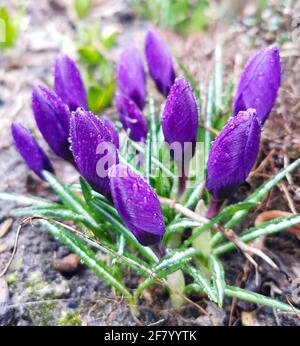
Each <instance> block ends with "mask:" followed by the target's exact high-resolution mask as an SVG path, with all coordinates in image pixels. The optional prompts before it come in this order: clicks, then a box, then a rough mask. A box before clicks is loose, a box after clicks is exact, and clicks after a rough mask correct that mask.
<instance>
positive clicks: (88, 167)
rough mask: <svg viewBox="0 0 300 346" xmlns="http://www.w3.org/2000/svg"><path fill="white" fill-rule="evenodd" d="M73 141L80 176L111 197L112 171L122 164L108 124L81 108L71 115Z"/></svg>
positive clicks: (73, 151)
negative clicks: (115, 166)
mask: <svg viewBox="0 0 300 346" xmlns="http://www.w3.org/2000/svg"><path fill="white" fill-rule="evenodd" d="M70 142H71V150H72V153H73V156H74V160H75V163H76V166H77V168H78V171H79V172H80V174H81V175H82V176H83V177H84V178H85V179H86V180H87V181H88V182H89V184H90V185H91V186H92V187H93V188H94V190H95V191H98V192H99V193H101V194H102V195H104V196H109V194H110V189H109V179H108V169H109V167H110V166H111V165H113V164H116V163H118V154H117V149H116V147H115V146H114V144H113V143H112V138H111V135H110V133H109V131H108V129H107V128H106V126H105V125H104V123H103V122H102V121H101V120H100V119H99V118H97V117H96V116H95V115H94V114H93V113H92V112H88V111H85V110H83V109H81V108H78V109H77V111H76V112H73V113H72V115H71V122H70Z"/></svg>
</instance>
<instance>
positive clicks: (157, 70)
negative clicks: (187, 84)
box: [145, 29, 175, 97]
mask: <svg viewBox="0 0 300 346" xmlns="http://www.w3.org/2000/svg"><path fill="white" fill-rule="evenodd" d="M145 54H146V58H147V63H148V68H149V73H150V75H151V77H152V78H153V80H154V82H155V84H156V87H157V88H158V90H159V91H160V92H161V93H162V94H163V95H165V96H166V97H167V96H168V93H169V90H170V88H171V86H172V84H173V83H174V80H175V71H174V67H173V62H172V57H171V54H170V52H169V49H168V47H167V46H166V44H165V43H164V41H163V39H162V38H161V36H160V35H159V33H158V32H157V31H156V30H153V29H152V30H149V31H148V33H147V36H146V40H145Z"/></svg>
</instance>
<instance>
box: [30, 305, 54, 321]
mask: <svg viewBox="0 0 300 346" xmlns="http://www.w3.org/2000/svg"><path fill="white" fill-rule="evenodd" d="M54 308H55V305H54V304H51V303H43V304H38V305H36V306H32V307H30V308H27V309H28V312H29V315H30V318H31V320H32V322H33V324H34V325H35V326H52V325H54V324H55V323H54V322H55V318H54V316H53V311H54Z"/></svg>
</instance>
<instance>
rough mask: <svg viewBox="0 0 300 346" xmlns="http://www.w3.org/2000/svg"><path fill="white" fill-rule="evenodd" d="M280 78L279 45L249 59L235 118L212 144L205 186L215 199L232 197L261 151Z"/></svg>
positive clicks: (241, 79) (234, 110) (240, 84)
mask: <svg viewBox="0 0 300 346" xmlns="http://www.w3.org/2000/svg"><path fill="white" fill-rule="evenodd" d="M280 80H281V66H280V56H279V51H278V48H277V47H276V46H274V45H272V46H269V47H266V48H263V49H261V50H260V51H259V52H258V53H256V54H255V56H254V57H252V58H251V59H250V60H249V62H248V63H247V65H246V67H245V69H244V71H243V73H242V75H241V78H240V81H239V84H238V87H237V90H236V95H235V99H234V104H233V118H230V119H229V122H228V124H227V125H226V126H225V127H224V128H223V130H222V131H221V132H220V134H219V135H218V137H217V139H216V140H215V142H214V143H213V145H212V148H211V150H210V153H209V158H208V163H207V180H206V188H207V189H208V191H210V193H211V194H212V196H213V197H214V199H215V200H222V199H224V198H227V197H229V196H230V195H231V194H232V193H233V192H234V191H235V189H236V188H237V187H238V186H240V185H241V184H243V183H244V182H245V181H246V179H247V176H248V174H249V172H250V170H251V168H252V167H253V165H254V163H255V161H256V158H257V154H258V151H259V142H260V133H261V129H262V125H263V124H264V122H265V121H266V119H267V117H268V115H269V113H270V111H271V109H272V108H273V106H274V104H275V101H276V97H277V93H278V89H279V86H280Z"/></svg>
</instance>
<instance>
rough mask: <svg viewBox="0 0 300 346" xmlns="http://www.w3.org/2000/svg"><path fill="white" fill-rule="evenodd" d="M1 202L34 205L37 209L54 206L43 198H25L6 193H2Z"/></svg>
mask: <svg viewBox="0 0 300 346" xmlns="http://www.w3.org/2000/svg"><path fill="white" fill-rule="evenodd" d="M0 200H4V201H9V202H17V203H18V204H21V205H33V206H35V207H45V208H47V207H49V206H50V207H51V206H52V205H53V204H52V202H51V201H47V200H46V199H43V198H38V197H34V196H25V195H19V194H16V193H6V192H0Z"/></svg>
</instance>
